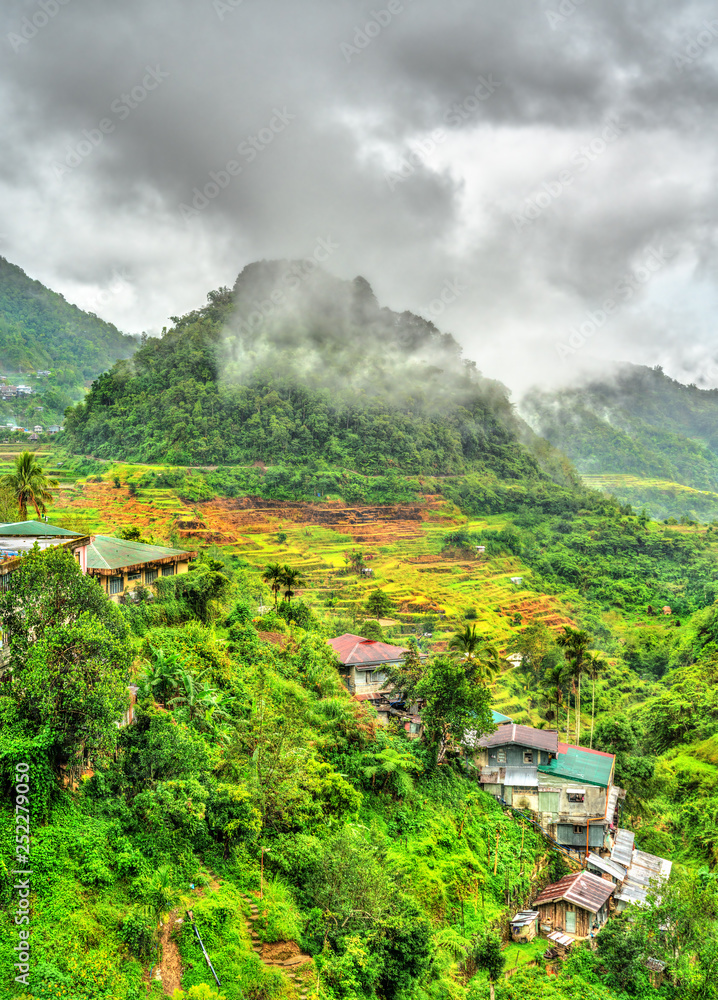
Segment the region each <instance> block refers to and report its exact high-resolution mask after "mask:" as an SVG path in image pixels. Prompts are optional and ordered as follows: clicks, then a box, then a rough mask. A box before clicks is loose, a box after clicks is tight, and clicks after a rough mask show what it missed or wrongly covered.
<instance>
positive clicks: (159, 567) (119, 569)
mask: <svg viewBox="0 0 718 1000" xmlns="http://www.w3.org/2000/svg"><path fill="white" fill-rule="evenodd" d="M35 544H37V545H38V547H39V548H40V549H41V550H43V549H46V548H48V547H50V546H54V545H64V546H65V547H67V548H69V549H70V550H71V551H72V552H73V553H74V555H75V558H76V559H77V561H78V563H79V564H80V569H81V570H82V572H83V574H84V573H88V574H89V575H90V576H94V577H97V579H98V581H99V583H100V586H101V587H102V589H103V590H104V591H105V593H106V594H107V595H108V597H110V598H111V599H112V600H114V601H118V600H119V598H120V596H121V595H122V594H123V593H124V592H125V590H132V589H133V588H134V587H136V586H138V585H139V584H144V585H145V586H150V584H152V583H154V581H155V580H156V579H157V578H158V577H159V576H174V575H176V574H179V573H187V572H188V571H189V565H190V561H191V560H192V559H194V558H196V556H197V553H196V552H185V551H184V550H183V549H174V548H169V547H168V546H164V545H147V544H145V543H144V542H130V541H125V540H123V539H122V538H110V537H108V536H106V535H81V534H79V532H77V531H70V530H69V529H68V528H60V527H58V526H57V525H53V524H47V523H45V522H44V521H19V522H17V523H15V524H3V525H0V560H2V561H0V586H2V589H4V590H7V587H8V585H9V581H10V575H11V573H12V571H13V569H14V568H15V566H16V565H17V563H16V562H15V560H16V559H17V558H18V557H19V556H21V555H22V554H23V553H25V552H28V551H29V550H30V549H32V547H33V546H34V545H35Z"/></svg>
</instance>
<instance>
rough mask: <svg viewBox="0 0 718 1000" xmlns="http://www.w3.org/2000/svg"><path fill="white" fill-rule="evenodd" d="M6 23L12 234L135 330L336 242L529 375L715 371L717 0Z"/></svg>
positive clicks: (8, 222) (149, 12)
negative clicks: (252, 271)
mask: <svg viewBox="0 0 718 1000" xmlns="http://www.w3.org/2000/svg"><path fill="white" fill-rule="evenodd" d="M0 43H1V44H2V45H3V46H4V52H3V59H2V65H1V68H0V125H1V126H2V131H3V136H4V139H5V144H4V146H5V148H4V152H3V157H2V159H1V160H0V197H1V202H0V203H1V204H2V205H3V217H2V220H1V221H0V253H2V254H3V255H5V256H7V257H8V259H10V260H12V261H13V262H15V263H18V264H20V266H22V267H23V268H24V269H25V270H26V271H27V272H28V273H29V274H30V275H32V276H33V277H37V278H39V279H40V280H42V281H44V282H45V283H46V284H48V285H50V286H51V287H53V288H55V289H56V290H58V291H62V292H63V293H64V294H65V295H66V297H67V298H69V299H71V300H72V301H75V302H77V303H78V304H79V305H80V306H83V307H84V308H90V309H93V311H95V312H98V313H99V314H100V315H102V316H104V317H105V318H107V319H110V320H112V321H113V322H115V323H116V324H117V325H118V326H120V327H121V328H123V329H125V330H127V331H129V332H138V331H141V330H148V331H150V332H159V330H161V328H162V326H163V325H165V324H167V323H168V317H169V316H171V315H177V314H179V313H181V312H183V311H186V310H189V309H192V308H195V307H197V306H198V305H200V304H202V302H203V301H204V299H205V296H206V293H207V292H208V291H209V290H210V289H212V288H217V287H219V286H221V285H232V284H233V283H234V281H235V279H236V277H237V274H238V273H239V272H240V271H241V270H242V269H243V268H244V266H245V265H246V264H247V263H249V262H251V261H254V260H259V259H296V258H302V257H305V256H309V255H311V254H312V252H313V248H314V247H315V246H316V244H317V240H320V239H324V240H327V241H329V242H331V244H332V245H333V246H334V245H335V246H336V247H337V249H336V250H335V251H334V252H333V253H332V255H331V257H330V259H328V260H327V261H326V263H325V266H326V267H327V269H328V270H329V271H330V272H332V273H333V274H335V275H337V276H339V277H343V278H353V277H355V276H356V275H357V274H361V275H363V276H364V277H365V278H366V279H367V280H368V281H369V282H370V283H371V285H372V287H373V288H374V291H375V293H376V295H377V298H378V299H379V301H380V302H381V303H382V304H385V305H388V306H390V307H392V308H394V309H397V310H399V311H402V310H404V309H410V310H412V311H414V312H417V313H419V314H420V315H423V316H425V317H426V318H428V319H431V320H433V321H434V322H435V323H436V325H437V326H439V327H440V328H441V329H444V330H446V331H448V332H451V333H453V334H454V336H455V337H456V338H457V339H458V340H459V341H460V342H461V343H462V344H463V346H464V350H465V354H466V355H467V356H469V357H471V358H473V359H475V360H476V361H477V363H478V365H479V368H481V369H482V370H483V371H485V372H486V374H487V375H490V376H491V377H495V378H500V379H501V380H502V381H504V382H506V383H507V384H508V385H509V386H511V387H512V388H513V389H515V390H517V391H520V390H521V389H523V388H525V387H526V386H527V385H529V384H530V383H531V382H532V381H535V380H540V381H545V380H561V379H567V378H571V377H573V373H574V372H575V371H576V370H577V367H580V366H583V365H586V364H587V363H588V360H587V359H589V358H594V357H595V358H599V359H600V358H603V359H619V360H628V361H634V362H637V363H647V364H659V363H660V364H662V365H664V367H665V368H666V370H667V371H668V372H669V373H670V374H673V375H675V376H676V377H680V378H684V379H687V380H694V379H695V380H698V381H699V382H701V381H704V382H705V383H706V384H708V383H710V384H718V376H716V372H718V367H717V365H716V361H715V358H714V355H715V353H716V348H715V344H714V337H713V319H712V317H713V316H714V315H715V311H716V304H717V303H716V298H717V296H716V288H715V278H714V276H715V273H716V268H715V263H716V197H717V195H716V192H717V191H718V186H717V185H716V183H715V178H716V166H717V162H716V135H718V132H717V130H716V96H717V94H718V89H717V84H718V74H717V72H716V70H717V68H718V17H717V16H716V11H715V7H714V5H711V4H709V3H705V2H673V3H667V2H659V3H656V2H648V0H645V2H630V0H629V2H626V0H583V2H579V0H556V2H554V0H544V2H536V0H531V2H529V0H504V2H502V3H501V4H499V3H497V2H496V0H490V2H489V0H478V2H477V0H374V2H363V0H301V2H299V3H298V2H297V0H291V2H290V0H123V2H122V4H118V3H116V2H113V0H64V2H63V0H36V2H31V0H28V2H18V0H15V2H11V0H8V2H7V3H5V4H3V5H2V9H1V10H0ZM652 255H653V256H652ZM656 261H660V266H656ZM649 264H650V265H651V266H649ZM447 289H453V291H449V292H447ZM629 293H630V294H629ZM608 303H612V305H610V306H609V305H608ZM602 317H603V319H602Z"/></svg>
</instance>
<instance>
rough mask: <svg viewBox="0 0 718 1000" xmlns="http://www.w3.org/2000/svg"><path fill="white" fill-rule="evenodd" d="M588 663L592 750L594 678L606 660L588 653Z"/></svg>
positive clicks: (603, 666)
mask: <svg viewBox="0 0 718 1000" xmlns="http://www.w3.org/2000/svg"><path fill="white" fill-rule="evenodd" d="M586 662H587V664H588V671H587V672H588V676H589V677H590V678H591V682H592V688H593V690H592V692H591V742H590V744H589V748H590V749H591V750H593V723H594V717H595V713H596V678H597V677H598V675H599V674H600V673H601V671H602V670H604V669H605V667H606V661H605V660H602V659H601V657H600V656H598V655H597V654H596V653H590V654H589V656H588V659H587V661H586Z"/></svg>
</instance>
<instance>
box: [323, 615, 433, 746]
mask: <svg viewBox="0 0 718 1000" xmlns="http://www.w3.org/2000/svg"><path fill="white" fill-rule="evenodd" d="M327 643H328V645H330V646H331V647H332V649H333V650H334V652H335V653H336V656H337V659H338V660H339V670H340V673H341V675H342V679H343V681H344V683H345V685H346V687H347V690H348V691H349V692H350V693H351V694H353V695H354V697H355V698H356V700H357V701H368V702H369V703H370V704H372V705H373V706H374V708H375V709H376V710H377V712H378V713H379V721H380V722H381V723H383V724H384V725H385V724H386V723H387V721H388V718H389V716H395V717H397V718H399V719H400V720H401V722H402V724H403V726H404V728H405V729H406V731H407V732H408V733H409V735H410V736H419V735H420V734H421V719H420V717H419V715H418V714H417V713H416V711H415V710H409V711H406V710H405V709H406V706H405V707H403V708H402V701H401V698H400V697H399V696H397V697H396V698H395V699H393V700H391V701H390V696H391V695H392V690H391V688H390V687H389V686H388V685H387V681H388V675H387V668H388V667H391V666H399V665H401V663H402V657H403V656H404V654H405V653H408V652H409V650H408V649H407V648H406V646H394V645H392V644H391V643H388V642H381V641H380V640H379V639H366V638H364V636H361V635H353V634H352V633H351V632H345V634H344V635H340V636H337V637H336V639H327ZM419 655H420V656H421V657H422V658H423V657H424V656H426V654H425V653H420V654H419ZM414 708H415V707H414Z"/></svg>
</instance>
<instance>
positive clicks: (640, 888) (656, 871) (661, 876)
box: [616, 830, 673, 912]
mask: <svg viewBox="0 0 718 1000" xmlns="http://www.w3.org/2000/svg"><path fill="white" fill-rule="evenodd" d="M618 832H619V833H628V831H627V830H625V831H624V830H619V831H618ZM672 867H673V862H672V861H667V860H666V859H665V858H659V857H656V855H655V854H646V852H645V851H637V850H635V849H634V850H633V851H632V853H631V863H630V865H629V867H628V871H627V872H626V878H625V880H624V881H623V883H622V885H621V886H620V887H619V888H618V889H617V890H616V909H617V910H618V911H619V912H620V911H621V910H625V908H626V907H627V906H628V904H629V903H645V902H646V900H647V899H648V894H649V893H650V892H651V890H653V891H656V890H658V891H660V886H661V885H662V884H663V883H664V882H667V881H668V879H669V877H670V874H671V868H672Z"/></svg>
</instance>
